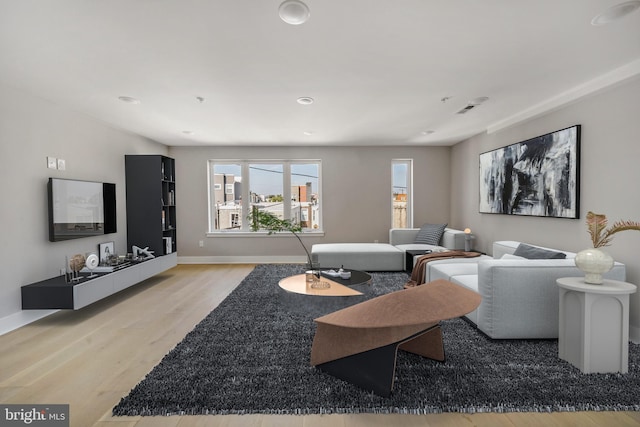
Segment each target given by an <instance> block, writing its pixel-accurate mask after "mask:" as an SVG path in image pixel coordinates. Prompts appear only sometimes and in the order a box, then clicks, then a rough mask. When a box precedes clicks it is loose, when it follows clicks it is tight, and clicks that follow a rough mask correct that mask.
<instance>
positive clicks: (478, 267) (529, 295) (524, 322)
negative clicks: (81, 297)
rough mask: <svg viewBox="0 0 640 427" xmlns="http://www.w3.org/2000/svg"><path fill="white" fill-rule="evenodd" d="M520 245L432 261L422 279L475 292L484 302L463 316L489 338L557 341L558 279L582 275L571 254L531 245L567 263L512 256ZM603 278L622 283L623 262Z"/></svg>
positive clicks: (504, 244) (498, 245)
mask: <svg viewBox="0 0 640 427" xmlns="http://www.w3.org/2000/svg"><path fill="white" fill-rule="evenodd" d="M520 243H521V242H516V241H498V242H494V244H493V257H489V256H482V257H479V258H472V259H450V260H441V261H433V262H430V263H429V264H428V265H427V268H426V269H425V281H426V282H429V281H433V280H436V279H446V280H449V281H451V282H453V283H456V284H458V285H462V286H464V287H466V288H469V289H472V290H474V291H476V292H478V293H479V294H480V295H481V296H482V302H481V303H480V306H479V307H478V308H477V309H476V310H475V311H473V312H471V313H469V314H468V315H467V316H466V317H467V318H468V319H469V320H471V321H472V322H473V323H475V324H476V325H477V327H478V329H480V330H481V331H482V332H484V333H485V334H486V335H488V336H489V337H491V338H495V339H515V338H525V339H538V338H547V339H553V338H557V337H558V307H559V306H558V295H559V291H558V286H557V285H556V279H558V278H560V277H580V276H584V273H583V272H581V271H580V270H579V269H578V268H577V267H576V266H575V262H574V259H573V258H575V254H574V253H572V252H567V251H559V250H557V249H549V248H543V247H540V246H534V247H535V248H541V249H546V250H550V251H555V252H564V253H565V254H566V259H523V258H519V257H514V255H513V254H514V252H515V251H516V249H517V248H518V246H519V245H520ZM531 246H533V245H531ZM469 261H472V262H469ZM604 277H605V278H608V279H614V280H622V281H624V280H625V278H626V270H625V266H624V264H621V263H618V262H616V263H615V265H614V267H613V269H612V270H611V271H609V272H608V273H606V274H605V275H604Z"/></svg>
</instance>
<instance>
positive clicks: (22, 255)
mask: <svg viewBox="0 0 640 427" xmlns="http://www.w3.org/2000/svg"><path fill="white" fill-rule="evenodd" d="M114 102H116V101H114ZM166 152H167V148H166V147H165V146H164V145H160V144H157V143H154V142H152V141H150V140H148V139H145V138H142V137H139V136H135V135H132V134H129V133H125V132H121V131H118V130H115V129H113V128H112V127H109V126H107V125H106V124H104V123H102V122H99V121H97V120H94V119H92V118H89V117H87V116H85V115H82V114H78V113H74V112H70V111H68V110H65V109H63V108H60V107H58V106H57V105H55V104H52V103H50V102H48V101H44V100H42V99H40V98H37V97H34V96H31V95H29V94H27V93H25V92H22V91H18V90H15V89H13V88H9V87H6V86H2V85H0V159H2V163H3V167H2V168H0V182H2V186H3V189H2V194H3V196H2V199H1V200H2V201H1V202H0V225H1V227H2V239H1V242H2V244H0V265H1V268H0V319H2V318H3V317H6V316H9V315H12V314H16V313H20V311H21V297H20V287H21V286H22V285H25V284H28V283H32V282H35V281H39V280H44V279H48V278H50V277H53V276H56V275H58V274H59V272H60V269H61V268H63V267H64V264H65V256H66V255H73V254H76V253H86V252H90V251H97V246H98V243H99V242H103V241H114V242H115V247H116V250H118V251H119V252H124V251H125V249H126V248H125V246H126V235H127V233H126V230H127V227H126V218H125V208H126V206H125V185H124V184H125V180H124V155H125V154H129V153H132V154H133V153H159V154H165V153H166ZM47 156H52V157H57V158H63V159H65V160H66V170H65V171H58V170H53V169H47V164H46V157H47ZM49 177H57V178H72V179H81V180H90V181H103V182H113V183H115V184H116V191H117V195H116V197H117V207H118V212H117V215H118V232H117V233H115V234H110V235H107V236H103V237H91V238H83V239H76V240H71V241H66V242H56V243H51V242H49V240H48V225H47V224H48V223H47V181H48V178H49ZM32 314H36V313H23V315H24V316H30V315H32Z"/></svg>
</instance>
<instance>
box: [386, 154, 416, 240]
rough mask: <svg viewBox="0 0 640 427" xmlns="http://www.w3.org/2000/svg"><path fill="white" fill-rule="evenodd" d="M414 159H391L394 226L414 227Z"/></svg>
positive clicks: (392, 225) (392, 223)
mask: <svg viewBox="0 0 640 427" xmlns="http://www.w3.org/2000/svg"><path fill="white" fill-rule="evenodd" d="M412 166H413V160H411V159H394V160H392V161H391V180H392V181H391V209H392V215H391V218H392V222H391V227H392V228H411V227H413V200H412V199H413V197H412V183H413V168H412Z"/></svg>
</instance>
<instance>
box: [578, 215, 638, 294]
mask: <svg viewBox="0 0 640 427" xmlns="http://www.w3.org/2000/svg"><path fill="white" fill-rule="evenodd" d="M586 222H587V231H588V232H589V235H590V236H591V242H592V244H593V248H589V249H585V250H583V251H580V252H578V253H577V254H576V258H575V263H576V266H577V267H578V268H579V269H580V270H582V271H584V273H585V278H584V281H585V282H586V283H590V284H593V285H600V284H602V274H603V273H606V272H607V271H609V270H611V268H612V267H613V262H614V261H613V258H612V257H611V256H610V255H609V254H608V253H607V252H605V251H604V250H602V249H601V248H602V247H604V246H609V245H611V242H612V240H613V236H614V234H616V233H619V232H621V231H627V230H636V231H640V222H636V221H616V222H614V223H613V225H611V226H610V227H607V225H608V221H607V216H606V215H604V214H596V213H593V212H591V211H589V212H588V213H587V221H586Z"/></svg>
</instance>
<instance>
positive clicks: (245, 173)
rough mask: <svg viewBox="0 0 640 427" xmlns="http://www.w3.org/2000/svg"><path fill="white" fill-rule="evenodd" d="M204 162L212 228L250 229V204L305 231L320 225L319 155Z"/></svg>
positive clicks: (223, 229) (216, 229) (221, 229)
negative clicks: (316, 156)
mask: <svg viewBox="0 0 640 427" xmlns="http://www.w3.org/2000/svg"><path fill="white" fill-rule="evenodd" d="M208 166H209V201H210V202H209V232H210V233H216V232H234V231H235V232H248V231H250V226H249V224H248V221H247V213H248V212H251V210H252V209H261V210H265V211H269V212H271V213H273V214H274V215H276V216H277V217H278V218H284V219H291V220H293V221H295V222H297V223H299V224H300V225H301V226H302V228H303V229H304V230H305V231H320V230H322V224H321V218H322V214H321V203H320V200H321V198H320V190H321V189H320V185H321V179H320V174H321V163H320V161H319V160H256V161H250V160H243V161H229V160H209V165H208ZM223 188H224V191H223Z"/></svg>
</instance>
